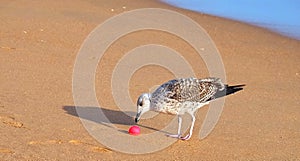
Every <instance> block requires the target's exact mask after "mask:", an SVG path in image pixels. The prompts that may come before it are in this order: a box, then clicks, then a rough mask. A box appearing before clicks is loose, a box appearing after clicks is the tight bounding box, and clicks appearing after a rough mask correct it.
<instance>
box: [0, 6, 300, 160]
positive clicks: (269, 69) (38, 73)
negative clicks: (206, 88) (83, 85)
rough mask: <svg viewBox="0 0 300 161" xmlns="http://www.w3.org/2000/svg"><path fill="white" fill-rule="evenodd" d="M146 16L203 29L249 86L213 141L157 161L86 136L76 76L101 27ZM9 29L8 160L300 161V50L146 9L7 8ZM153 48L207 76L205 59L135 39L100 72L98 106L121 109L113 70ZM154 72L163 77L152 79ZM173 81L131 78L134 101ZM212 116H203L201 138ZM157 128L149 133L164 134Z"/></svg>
mask: <svg viewBox="0 0 300 161" xmlns="http://www.w3.org/2000/svg"><path fill="white" fill-rule="evenodd" d="M124 6H126V8H125V7H124ZM147 7H156V8H166V9H171V10H175V11H178V12H180V13H182V14H184V15H187V16H189V17H190V18H192V19H193V20H195V21H196V22H198V23H199V24H200V25H201V26H202V27H204V28H205V29H206V30H207V32H208V33H209V35H210V36H211V38H212V39H213V41H214V42H215V43H216V45H217V47H218V49H219V51H220V53H221V56H222V58H223V62H224V66H225V70H226V76H227V82H229V83H232V84H240V83H245V84H246V85H247V86H246V88H245V89H244V90H243V91H241V92H239V93H238V94H235V95H232V96H229V97H227V98H226V103H225V107H224V111H223V113H222V116H221V118H220V120H219V122H218V124H217V126H216V127H215V129H214V130H213V131H212V133H211V134H210V135H209V136H208V137H207V138H205V139H203V140H199V139H198V137H197V134H195V135H194V136H193V137H192V139H191V140H189V141H177V142H176V143H174V144H173V145H171V146H169V147H168V148H166V149H164V150H161V151H158V152H155V153H152V154H145V155H129V154H124V153H120V152H116V151H113V150H110V149H109V148H106V147H105V146H103V145H101V144H100V143H99V142H97V141H96V140H95V139H93V137H92V136H90V135H89V133H88V132H87V131H86V130H85V128H84V127H83V126H82V124H81V122H80V119H79V118H78V117H76V114H75V111H74V102H73V97H72V72H73V66H74V62H75V58H76V55H77V52H78V50H79V48H80V45H81V44H82V43H83V41H84V39H85V38H86V36H87V35H88V34H89V33H90V32H91V31H92V30H93V29H94V28H95V27H96V26H97V25H99V24H100V23H102V22H103V21H104V20H106V19H108V18H110V17H112V16H114V15H117V14H119V13H122V12H124V11H128V10H133V9H138V8H147ZM111 9H113V10H111ZM0 20H1V21H0V57H1V58H0V70H1V76H0V133H1V137H0V160H121V159H122V160H300V146H299V145H300V108H299V107H300V101H299V98H300V97H299V96H300V95H299V91H300V66H299V61H300V54H299V53H300V42H299V41H296V40H293V39H290V38H286V37H283V36H280V35H277V34H275V33H272V32H269V31H267V30H265V29H261V28H257V27H253V26H250V25H246V24H243V23H240V22H235V21H231V20H225V19H222V18H217V17H212V16H208V15H204V14H199V13H195V12H191V11H186V10H181V9H177V8H174V7H170V6H168V5H165V4H163V3H160V2H156V1H145V0H131V1H129V0H122V1H108V0H86V1H79V0H74V1H55V2H54V1H50V0H48V1H46V0H45V1H28V0H27V1H24V0H20V1H11V0H2V2H1V4H0ZM158 37H159V38H158ZM147 43H158V44H162V45H166V46H169V47H171V48H173V49H176V50H178V51H179V52H180V53H182V54H183V56H184V57H185V58H186V59H187V60H189V61H190V63H191V64H192V66H193V67H194V69H195V71H203V67H204V66H203V62H201V61H202V60H201V59H200V58H195V57H194V55H195V54H196V52H195V51H194V50H192V49H191V47H190V46H189V45H187V44H186V43H185V42H184V41H182V40H180V39H178V38H176V37H174V36H172V35H170V34H162V33H159V32H155V31H144V32H137V33H133V34H129V35H127V36H126V37H123V38H121V39H120V40H118V41H117V42H116V43H115V44H113V46H112V47H111V48H110V49H109V50H108V51H107V52H106V53H105V56H104V58H103V60H101V62H100V64H99V67H98V69H97V73H96V78H97V79H96V80H97V81H96V84H97V85H96V90H97V97H98V99H99V100H100V101H102V102H104V106H105V107H109V108H112V109H117V106H116V105H115V103H114V101H113V99H112V96H111V94H110V90H111V88H110V87H111V86H110V79H111V72H112V70H113V67H114V66H115V65H116V63H117V61H118V60H119V59H120V57H121V56H122V55H124V54H125V53H126V52H127V51H129V50H131V49H133V48H135V47H137V46H139V45H142V44H147ZM153 71H155V72H160V73H161V74H160V75H159V76H156V77H153V76H152V75H151V74H150V75H148V74H149V73H152V72H153ZM197 76H198V77H205V76H207V72H202V73H199V75H197ZM173 77H174V76H173V75H172V74H170V73H169V72H168V71H167V70H165V69H163V68H157V67H151V66H150V67H147V68H144V69H142V70H140V71H138V72H136V73H135V75H134V76H133V77H132V80H131V82H130V94H131V96H132V98H137V97H138V95H139V94H140V93H141V92H143V91H145V90H148V89H149V87H151V86H152V85H155V84H160V83H163V82H165V81H167V80H169V79H172V78H173ZM206 111H207V107H204V108H203V109H201V110H200V111H199V112H198V115H197V119H198V120H197V123H196V128H195V129H194V130H195V131H197V132H198V131H199V128H200V126H201V121H202V120H203V117H204V116H205V113H206ZM74 115H75V116H74ZM154 119H159V120H164V119H165V118H164V116H161V115H160V116H158V117H156V118H154ZM154 119H150V121H148V120H145V121H144V122H142V123H144V124H146V125H147V126H150V127H157V126H158V125H157V124H155V122H154V121H153V120H154ZM120 122H121V120H120ZM120 126H121V127H123V126H122V125H120ZM125 127H129V126H124V127H123V128H125ZM175 128H176V127H175ZM144 130H146V129H144ZM197 132H195V133H197ZM161 139H164V138H161Z"/></svg>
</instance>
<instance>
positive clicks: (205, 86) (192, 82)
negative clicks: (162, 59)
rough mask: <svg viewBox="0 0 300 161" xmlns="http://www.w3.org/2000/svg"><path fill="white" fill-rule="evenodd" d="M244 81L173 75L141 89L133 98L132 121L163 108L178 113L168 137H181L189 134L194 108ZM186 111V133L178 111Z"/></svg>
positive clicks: (174, 113) (190, 134) (195, 109)
mask: <svg viewBox="0 0 300 161" xmlns="http://www.w3.org/2000/svg"><path fill="white" fill-rule="evenodd" d="M242 86H244V85H238V86H228V85H225V84H223V83H222V82H221V80H220V79H219V78H204V79H196V78H187V79H185V78H181V79H173V80H170V81H168V82H166V83H164V84H162V85H161V86H160V87H158V88H157V89H156V90H155V91H154V92H153V93H143V94H142V95H141V96H140V97H139V98H138V100H137V115H136V118H135V122H138V121H139V120H140V117H141V115H142V114H144V113H145V112H147V111H156V112H163V113H168V114H173V115H178V132H177V134H174V135H168V136H169V137H175V138H179V139H182V140H188V139H190V138H191V136H192V133H193V128H194V124H195V112H196V111H197V109H199V108H201V107H203V106H204V105H207V104H209V102H210V101H211V100H214V99H215V98H218V97H222V96H225V95H228V94H231V93H234V92H236V91H239V90H241V89H243V88H242ZM184 113H188V114H190V115H191V117H192V124H191V127H190V131H189V134H187V135H186V136H184V137H182V136H181V123H182V117H181V116H182V115H183V114H184Z"/></svg>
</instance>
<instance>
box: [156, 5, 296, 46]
mask: <svg viewBox="0 0 300 161" xmlns="http://www.w3.org/2000/svg"><path fill="white" fill-rule="evenodd" d="M159 2H161V3H164V4H166V5H169V6H172V7H175V8H179V9H183V10H187V11H192V12H196V13H199V14H206V15H210V16H215V17H220V18H223V19H228V20H232V21H238V22H241V23H245V24H248V25H251V26H255V27H259V28H264V29H267V30H269V31H271V32H274V33H276V34H279V35H282V36H285V37H289V38H291V39H295V40H297V41H300V35H299V33H298V36H293V35H295V33H288V32H287V33H284V31H283V29H281V30H280V28H278V27H277V28H273V29H272V28H271V27H268V25H267V23H264V22H261V25H260V24H259V23H258V22H256V23H255V22H247V20H246V19H244V20H238V18H230V17H229V16H227V17H226V16H222V15H216V14H210V13H205V12H203V11H197V10H193V9H188V8H184V7H180V6H176V5H174V4H171V3H167V2H164V1H163V0H159ZM263 24H265V25H263ZM271 25H275V26H278V24H276V23H274V24H272V23H269V26H271ZM285 26H290V25H285ZM276 30H277V31H276ZM292 30H295V29H289V30H288V31H292Z"/></svg>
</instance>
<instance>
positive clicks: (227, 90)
mask: <svg viewBox="0 0 300 161" xmlns="http://www.w3.org/2000/svg"><path fill="white" fill-rule="evenodd" d="M244 86H246V85H245V84H240V85H234V86H229V85H227V84H226V85H225V89H224V90H222V91H217V93H216V94H215V95H214V99H216V98H220V97H224V96H227V95H230V94H233V93H236V92H238V91H240V90H243V89H244V88H243V87H244Z"/></svg>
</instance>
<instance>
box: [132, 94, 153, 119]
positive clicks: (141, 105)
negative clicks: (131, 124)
mask: <svg viewBox="0 0 300 161" xmlns="http://www.w3.org/2000/svg"><path fill="white" fill-rule="evenodd" d="M147 111H150V94H149V93H143V94H141V95H140V97H139V98H138V100H137V114H136V117H135V122H138V121H139V120H140V118H141V116H142V114H144V113H145V112H147Z"/></svg>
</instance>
